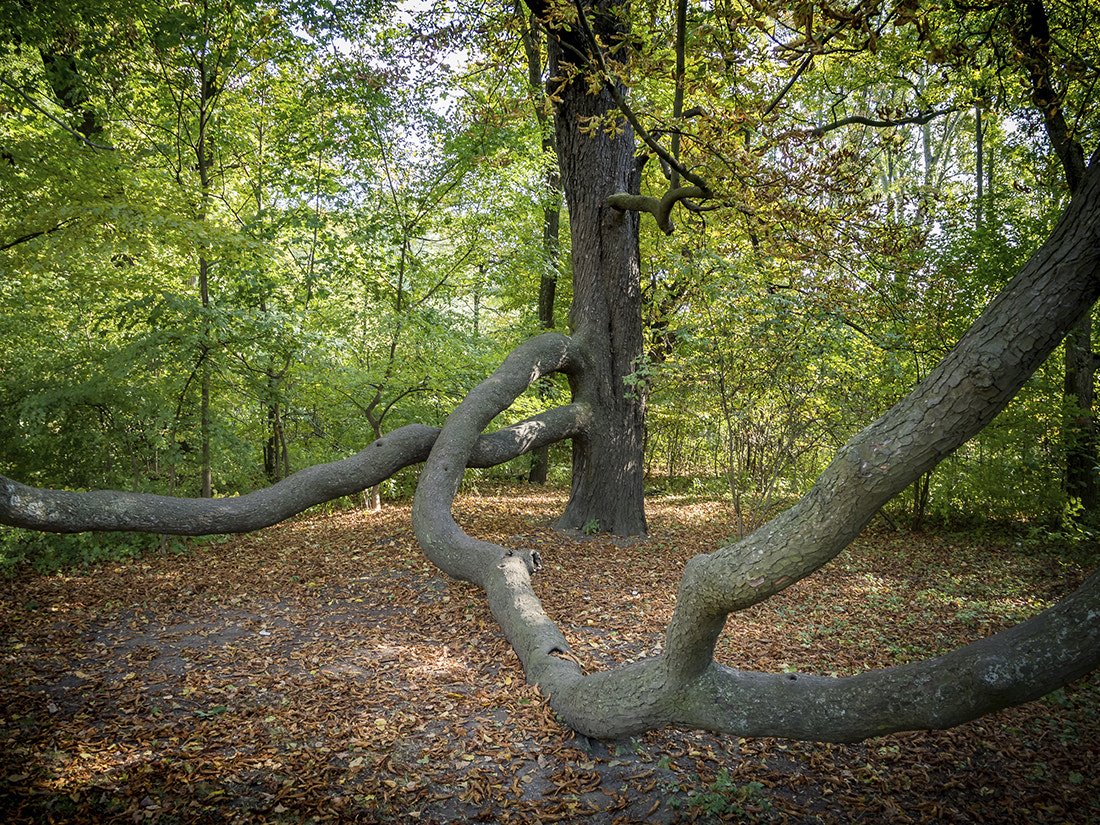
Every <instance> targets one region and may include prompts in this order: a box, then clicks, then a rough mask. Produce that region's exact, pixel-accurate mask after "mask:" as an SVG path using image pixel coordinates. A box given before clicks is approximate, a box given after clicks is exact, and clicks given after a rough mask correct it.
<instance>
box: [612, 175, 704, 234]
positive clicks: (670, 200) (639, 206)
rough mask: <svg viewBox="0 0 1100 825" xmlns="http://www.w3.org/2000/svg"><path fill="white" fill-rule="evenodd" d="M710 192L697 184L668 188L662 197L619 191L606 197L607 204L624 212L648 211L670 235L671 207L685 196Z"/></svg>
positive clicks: (700, 196)
mask: <svg viewBox="0 0 1100 825" xmlns="http://www.w3.org/2000/svg"><path fill="white" fill-rule="evenodd" d="M709 196H710V193H709V192H707V191H706V190H704V189H700V188H699V187H698V186H680V187H677V188H675V189H669V190H668V191H667V192H665V194H664V196H663V197H660V198H654V197H651V196H649V195H631V194H628V193H626V192H620V193H618V194H615V195H612V196H611V197H610V198H608V199H607V203H608V205H609V206H613V207H614V208H616V209H619V210H622V211H624V212H627V211H632V212H648V213H649V214H650V215H652V216H653V217H654V218H655V219H656V221H657V226H658V227H660V229H661V231H662V232H664V233H665V234H666V235H671V234H672V231H673V229H675V225H674V224H673V223H672V207H674V206H675V205H676V204H677V203H679V202H680V201H682V200H684V199H686V198H706V197H709Z"/></svg>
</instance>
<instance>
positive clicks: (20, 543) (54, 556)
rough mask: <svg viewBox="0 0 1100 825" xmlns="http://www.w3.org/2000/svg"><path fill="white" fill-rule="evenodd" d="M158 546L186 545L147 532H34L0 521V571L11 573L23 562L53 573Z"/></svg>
mask: <svg viewBox="0 0 1100 825" xmlns="http://www.w3.org/2000/svg"><path fill="white" fill-rule="evenodd" d="M161 549H167V550H168V551H169V552H174V553H179V552H183V551H184V550H185V549H186V545H184V544H183V543H182V542H181V541H180V540H178V539H175V538H170V537H161V536H156V535H150V534H147V533H69V534H58V533H37V532H33V531H30V530H19V529H16V528H12V527H4V526H2V525H0V575H3V576H7V577H10V576H13V575H15V574H16V573H17V572H18V571H19V569H20V568H21V567H22V566H23V565H28V566H30V567H33V568H34V569H35V570H37V571H38V572H40V573H54V572H57V571H58V570H64V569H66V568H70V567H91V566H95V565H97V564H104V563H107V562H120V561H126V560H128V559H135V558H139V557H140V556H142V555H143V554H145V553H149V552H152V551H154V550H161Z"/></svg>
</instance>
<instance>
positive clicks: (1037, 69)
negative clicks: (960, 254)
mask: <svg viewBox="0 0 1100 825" xmlns="http://www.w3.org/2000/svg"><path fill="white" fill-rule="evenodd" d="M1017 14H1020V15H1021V18H1020V20H1019V21H1018V22H1017V25H1015V26H1014V27H1013V29H1012V34H1013V39H1014V43H1015V45H1016V47H1017V49H1018V50H1019V53H1020V56H1021V59H1022V61H1023V64H1024V68H1025V69H1026V70H1027V72H1028V77H1029V81H1030V83H1031V100H1032V104H1033V105H1034V106H1035V108H1036V109H1038V110H1039V111H1040V112H1042V114H1043V125H1044V127H1045V128H1046V133H1047V137H1048V139H1049V140H1050V146H1051V148H1052V149H1053V150H1054V153H1055V154H1056V155H1057V156H1058V160H1059V161H1060V162H1061V165H1062V171H1063V173H1064V174H1065V179H1066V186H1067V187H1068V188H1069V191H1070V194H1071V195H1075V194H1076V193H1077V192H1078V191H1079V190H1080V189H1081V187H1082V186H1083V185H1084V181H1085V177H1086V173H1087V169H1088V167H1087V166H1086V164H1085V151H1084V147H1083V146H1082V145H1081V143H1080V141H1079V140H1078V139H1077V137H1076V135H1075V133H1074V130H1073V129H1071V128H1070V125H1069V124H1068V123H1067V122H1066V116H1065V110H1064V109H1063V107H1062V101H1063V95H1061V94H1059V93H1058V91H1057V90H1056V89H1055V88H1054V73H1053V71H1052V66H1051V33H1050V22H1049V19H1048V17H1047V11H1046V7H1045V6H1044V5H1043V2H1042V0H1027V2H1026V3H1024V4H1023V5H1022V6H1020V7H1019V8H1018V10H1017ZM1065 348H1066V353H1065V374H1064V384H1063V386H1064V388H1065V395H1066V396H1067V397H1066V399H1065V400H1066V403H1065V404H1064V414H1063V422H1062V427H1063V430H1064V438H1065V451H1066V473H1065V481H1066V494H1067V495H1069V496H1070V497H1072V498H1076V499H1078V500H1079V501H1080V502H1081V504H1082V505H1083V508H1084V513H1085V514H1091V513H1093V512H1094V510H1095V507H1096V500H1097V481H1096V465H1097V455H1096V439H1095V430H1096V421H1095V417H1094V414H1093V409H1092V397H1093V380H1094V379H1093V375H1094V372H1095V370H1094V366H1093V354H1092V324H1091V322H1090V320H1089V317H1088V313H1087V312H1086V313H1084V314H1083V315H1082V317H1081V319H1080V320H1079V321H1078V322H1077V324H1076V325H1075V326H1074V329H1073V330H1072V331H1071V332H1070V333H1069V335H1068V336H1067V337H1066V341H1065Z"/></svg>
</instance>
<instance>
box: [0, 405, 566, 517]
mask: <svg viewBox="0 0 1100 825" xmlns="http://www.w3.org/2000/svg"><path fill="white" fill-rule="evenodd" d="M582 420H583V416H582V410H581V408H580V407H578V406H576V405H572V406H568V407H559V408H557V409H554V410H550V411H548V412H545V413H542V414H541V415H536V416H533V417H531V418H529V419H527V420H525V421H521V422H519V423H518V424H513V425H512V426H510V427H505V428H503V429H501V430H498V431H497V432H495V433H492V434H490V435H483V436H481V437H480V438H479V439H478V440H477V443H476V444H475V445H474V448H473V450H472V451H471V453H470V456H469V459H468V461H469V466H470V467H492V466H494V465H497V464H502V463H503V462H505V461H509V460H511V459H513V458H516V457H517V456H520V455H523V454H525V453H527V452H529V451H531V450H534V449H536V448H538V447H541V446H543V445H544V444H552V443H554V442H557V441H561V440H563V439H566V438H570V437H572V436H574V435H577V434H578V433H579V432H580V431H581V426H582ZM439 432H440V430H439V428H437V427H428V426H425V425H422V424H410V425H408V426H407V427H402V428H400V429H398V430H394V431H393V432H391V433H388V434H386V435H385V436H383V437H382V438H379V439H378V440H377V441H375V442H374V443H372V444H371V445H370V446H369V447H367V448H366V449H364V450H362V451H360V452H359V453H357V454H356V455H354V456H352V457H351V458H345V459H344V460H342V461H334V462H331V463H329V464H318V465H315V466H313V467H307V468H306V469H304V470H299V471H298V472H297V473H294V474H293V475H291V476H288V477H287V478H285V479H283V480H282V481H280V482H278V483H277V484H273V485H272V486H270V487H266V488H264V489H263V490H257V491H256V492H254V493H249V494H247V495H243V496H237V497H234V498H218V499H204V498H198V499H187V498H174V497H171V496H157V495H149V494H144V493H124V492H117V491H108V490H98V491H94V492H84V493H77V492H69V491H65V490H42V489H38V488H35V487H28V486H27V485H25V484H20V483H19V482H17V481H13V480H11V479H9V478H5V477H4V476H0V524H7V525H10V526H12V527H25V528H29V529H32V530H46V531H50V532H55V533H75V532H81V531H84V530H137V531H145V532H151V533H170V534H175V535H183V536H203V535H212V534H215V533H243V532H247V531H249V530H258V529H260V528H261V527H267V526H269V525H272V524H276V523H278V522H280V521H282V520H284V519H287V518H289V517H291V516H293V515H295V514H297V513H300V512H302V511H303V510H305V509H306V508H308V507H312V506H314V505H315V504H321V503H323V502H326V501H331V500H332V499H335V498H339V497H340V496H346V495H352V494H353V493H358V492H362V491H363V490H366V489H367V488H369V487H373V486H374V485H376V484H380V483H381V482H383V481H385V480H386V479H387V478H389V477H390V476H391V475H393V474H394V473H395V472H397V471H398V470H400V469H401V468H403V467H407V466H409V465H410V464H415V463H417V462H420V461H423V460H425V459H426V458H427V457H428V455H429V454H430V452H431V448H432V445H433V444H434V443H435V441H436V438H437V437H438V436H439Z"/></svg>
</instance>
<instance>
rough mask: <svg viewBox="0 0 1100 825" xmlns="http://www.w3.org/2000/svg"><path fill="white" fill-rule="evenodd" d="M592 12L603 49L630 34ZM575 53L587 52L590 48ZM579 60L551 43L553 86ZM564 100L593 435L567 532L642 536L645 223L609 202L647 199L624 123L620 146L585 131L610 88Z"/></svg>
mask: <svg viewBox="0 0 1100 825" xmlns="http://www.w3.org/2000/svg"><path fill="white" fill-rule="evenodd" d="M587 13H588V14H590V15H591V19H590V23H591V25H592V28H593V29H594V30H595V32H596V34H597V36H598V37H599V38H600V39H601V40H602V41H603V43H604V44H609V43H614V42H616V41H617V40H618V39H619V38H621V37H622V36H623V35H624V34H625V32H624V31H622V30H620V29H618V28H617V22H616V20H615V19H614V9H613V8H612V9H611V10H609V11H600V12H593V11H591V10H588V11H587ZM570 35H573V36H576V29H573V31H571V32H566V33H562V34H561V35H560V36H561V37H566V36H570ZM572 46H573V49H577V48H579V49H582V50H585V51H587V50H588V44H587V43H585V42H583V41H582V42H579V43H573V44H572ZM622 54H625V50H623V51H622V52H621V53H620V57H621V56H622ZM573 55H574V52H573V51H572V50H570V51H566V50H564V49H563V48H562V46H561V45H560V44H559V43H558V42H557V41H552V42H551V48H550V59H551V62H550V75H551V77H562V76H564V71H565V70H564V64H566V63H567V62H569V61H570V60H572V59H574V57H573ZM559 96H560V98H561V102H560V103H559V104H558V106H557V109H556V111H555V135H556V138H557V148H558V157H559V165H560V169H561V180H562V184H563V186H564V188H565V193H566V203H567V204H568V206H569V226H570V232H571V234H572V249H573V256H572V261H573V306H572V308H571V310H570V313H569V325H570V327H571V330H572V333H573V338H574V340H575V342H577V343H578V344H579V345H580V350H581V353H582V365H581V369H580V370H578V371H577V372H576V373H574V374H573V375H571V377H570V386H571V389H572V391H573V398H574V401H575V402H577V403H580V404H582V405H585V406H587V407H588V408H589V409H590V411H591V420H592V426H591V430H590V431H589V432H588V434H587V435H585V436H583V437H579V438H574V439H573V484H572V489H571V490H570V495H569V502H568V504H567V505H566V508H565V512H564V513H563V514H562V516H561V519H560V520H559V522H558V525H559V526H560V527H563V528H574V529H579V528H588V529H593V528H596V529H599V530H605V531H609V532H612V533H615V534H616V535H642V534H644V533H645V532H646V521H645V507H644V501H643V492H644V491H643V475H644V469H645V462H644V454H643V431H644V428H643V420H644V414H645V395H646V392H645V387H644V385H642V384H638V385H635V386H628V385H627V382H626V378H627V376H630V375H633V374H635V373H636V372H637V370H638V369H639V367H640V366H641V364H640V360H641V355H642V346H643V335H642V323H641V317H642V312H641V283H640V256H639V248H638V221H639V217H638V213H636V212H622V211H619V210H616V209H614V208H612V207H611V206H609V205H608V203H607V199H608V198H609V197H610V196H611V195H613V194H616V193H619V192H630V193H636V192H637V191H638V187H639V178H640V170H639V168H638V165H637V163H636V161H635V158H634V135H633V130H632V129H631V128H630V126H629V125H627V124H626V123H625V122H624V121H622V120H621V119H620V120H617V121H616V123H615V127H616V129H615V135H614V137H612V136H610V135H609V134H608V132H607V130H605V129H597V130H595V132H594V133H592V134H586V133H585V132H582V127H584V126H585V125H587V124H588V123H590V122H593V121H592V118H598V119H603V118H606V117H607V116H608V115H609V114H610V113H613V112H614V111H615V104H614V101H613V99H612V96H611V94H610V93H609V92H608V91H607V90H606V89H602V90H601V91H600V92H598V93H596V94H593V93H591V91H590V88H589V83H588V81H587V79H585V77H583V76H581V77H578V78H576V79H574V80H572V81H571V82H569V83H567V84H565V85H564V87H563V88H562V89H561V90H560V92H559Z"/></svg>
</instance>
